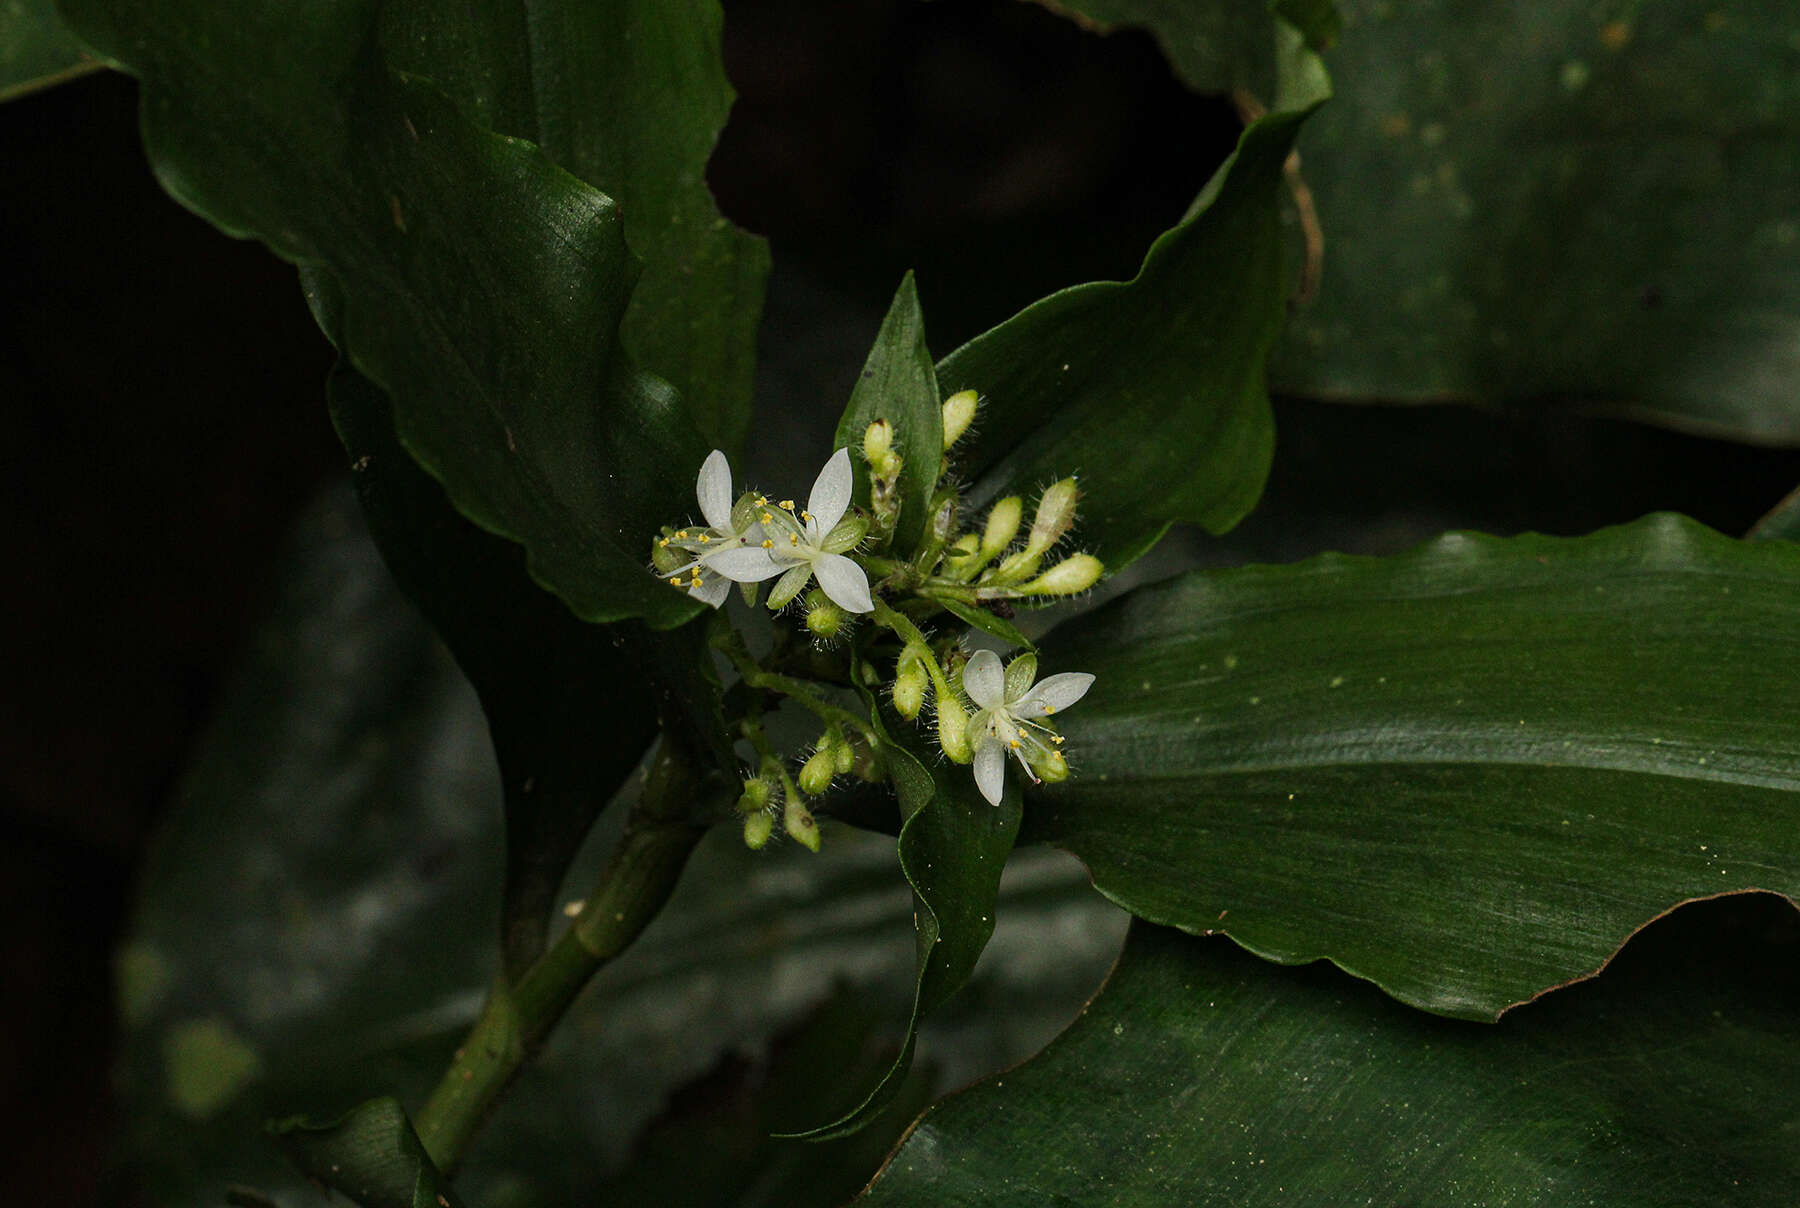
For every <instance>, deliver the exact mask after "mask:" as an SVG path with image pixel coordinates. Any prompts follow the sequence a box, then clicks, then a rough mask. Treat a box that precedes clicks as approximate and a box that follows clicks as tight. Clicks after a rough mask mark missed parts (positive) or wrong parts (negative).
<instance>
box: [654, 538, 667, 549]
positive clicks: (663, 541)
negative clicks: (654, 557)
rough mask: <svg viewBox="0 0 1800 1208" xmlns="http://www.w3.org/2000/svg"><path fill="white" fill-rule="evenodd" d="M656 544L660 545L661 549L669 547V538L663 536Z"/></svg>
mask: <svg viewBox="0 0 1800 1208" xmlns="http://www.w3.org/2000/svg"><path fill="white" fill-rule="evenodd" d="M656 544H658V545H659V546H661V547H662V548H663V549H668V548H669V539H668V538H667V537H664V538H663V539H662V540H661V541H658V542H657V543H656Z"/></svg>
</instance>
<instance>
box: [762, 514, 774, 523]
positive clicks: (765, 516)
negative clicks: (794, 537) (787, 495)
mask: <svg viewBox="0 0 1800 1208" xmlns="http://www.w3.org/2000/svg"><path fill="white" fill-rule="evenodd" d="M762 518H763V523H764V524H773V523H775V513H774V512H764V513H763V514H762Z"/></svg>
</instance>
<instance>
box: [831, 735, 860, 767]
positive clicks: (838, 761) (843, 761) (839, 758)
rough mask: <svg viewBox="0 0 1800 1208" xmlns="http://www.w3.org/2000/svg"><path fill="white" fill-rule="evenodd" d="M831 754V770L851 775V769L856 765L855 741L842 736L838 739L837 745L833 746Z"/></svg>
mask: <svg viewBox="0 0 1800 1208" xmlns="http://www.w3.org/2000/svg"><path fill="white" fill-rule="evenodd" d="M831 754H832V764H831V770H832V771H834V772H836V773H837V774H838V775H839V776H847V775H849V773H850V769H851V768H854V767H855V766H856V745H855V744H854V743H850V742H846V741H844V740H843V739H842V738H840V739H838V740H837V745H836V746H834V747H832V748H831Z"/></svg>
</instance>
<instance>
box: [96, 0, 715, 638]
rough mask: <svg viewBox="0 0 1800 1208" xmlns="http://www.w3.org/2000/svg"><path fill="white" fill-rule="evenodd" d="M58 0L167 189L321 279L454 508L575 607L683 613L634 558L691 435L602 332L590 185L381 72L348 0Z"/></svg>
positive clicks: (619, 301) (619, 246)
mask: <svg viewBox="0 0 1800 1208" xmlns="http://www.w3.org/2000/svg"><path fill="white" fill-rule="evenodd" d="M64 11H65V16H67V17H68V18H69V20H70V22H71V24H72V25H73V26H74V27H75V28H76V29H77V30H78V31H79V32H80V33H81V34H82V36H83V37H84V38H85V39H87V40H88V41H89V42H90V43H91V44H92V45H94V46H95V47H96V48H98V49H100V50H102V51H104V52H105V53H108V54H111V55H114V56H115V57H117V58H118V59H120V60H121V62H122V63H123V64H124V65H125V66H126V67H127V68H128V69H129V70H131V71H132V72H133V73H134V74H136V75H138V76H139V77H140V78H141V79H142V81H143V87H144V128H145V141H146V147H147V149H148V152H149V155H150V159H151V162H152V164H153V166H154V167H155V168H156V170H157V172H158V175H159V177H160V178H161V180H162V181H163V183H164V185H165V187H166V188H168V189H169V190H170V192H171V193H173V194H174V195H175V196H176V197H177V198H178V199H179V200H181V201H182V202H183V203H184V204H187V205H188V206H190V207H191V208H193V209H195V210H197V211H198V212H200V213H201V214H203V215H204V216H206V217H207V218H209V219H210V220H211V221H213V222H214V223H215V224H216V225H218V226H220V227H222V228H223V229H225V230H226V231H228V232H232V233H236V234H244V235H253V236H255V237H257V238H260V239H262V240H263V241H264V242H266V243H268V244H269V246H270V247H271V248H272V249H273V250H274V251H275V252H276V253H277V254H279V255H281V256H283V257H284V258H287V259H289V260H292V261H294V262H296V263H299V264H302V265H307V266H312V267H313V268H314V269H315V270H318V272H319V273H320V274H322V275H323V276H325V277H328V278H329V279H330V280H331V281H332V282H333V284H334V286H335V287H336V288H337V289H338V290H340V291H341V297H340V298H339V299H338V303H337V304H338V306H339V307H340V309H341V316H340V331H341V335H342V349H341V350H342V351H343V352H344V353H345V355H346V356H348V357H349V359H350V360H351V362H352V364H353V365H354V366H355V367H356V368H357V369H358V370H359V371H360V372H362V373H363V374H364V375H365V376H367V377H368V378H369V379H370V380H371V381H373V382H375V383H376V384H377V385H379V386H381V387H382V388H383V389H384V390H386V391H387V392H388V393H389V395H390V396H391V398H392V399H393V404H394V411H395V427H396V431H397V432H398V433H399V436H400V439H401V441H402V443H403V444H404V445H405V446H406V448H407V449H408V451H409V452H411V453H412V454H413V455H414V457H415V458H416V459H417V460H418V461H419V462H420V464H422V465H423V466H424V467H425V468H426V469H427V470H429V471H430V472H431V473H432V474H433V476H434V477H436V478H438V479H439V480H440V481H442V482H443V483H444V484H445V487H446V489H447V490H448V492H449V494H450V497H451V499H452V500H453V501H454V502H455V504H456V505H457V507H458V508H459V509H460V510H461V511H462V512H463V513H464V514H465V515H467V516H468V517H469V518H470V519H472V520H474V521H475V522H476V523H477V524H478V525H480V526H481V527H483V528H486V529H488V530H490V531H492V532H495V533H498V534H500V535H503V536H506V537H509V538H511V539H513V540H515V541H518V542H520V543H522V544H524V545H525V546H526V548H527V551H528V554H529V557H530V565H531V569H532V573H533V575H534V576H535V577H536V578H537V579H538V580H539V581H540V582H543V583H544V584H546V585H547V586H549V587H551V588H552V589H553V590H555V591H556V592H557V594H559V595H561V596H562V597H563V599H564V600H565V601H566V602H567V603H568V604H569V606H570V607H571V608H572V609H573V610H574V611H575V612H576V613H577V614H578V615H580V616H582V617H584V618H585V619H588V620H610V619H618V618H622V617H629V616H643V617H646V618H649V619H650V620H651V621H653V622H654V623H658V624H665V625H666V624H673V623H675V622H678V621H680V620H682V619H685V618H686V617H688V616H691V615H693V614H694V612H695V611H696V607H697V606H696V605H695V604H694V603H693V602H691V601H689V600H687V599H686V598H685V597H683V596H682V595H680V594H679V593H677V592H672V591H670V590H669V589H668V588H667V587H666V586H665V585H662V584H659V583H657V582H656V580H655V579H654V578H653V577H651V576H649V575H647V574H645V573H643V568H642V559H643V556H644V553H643V550H644V543H645V542H646V541H647V539H648V536H647V535H648V534H649V533H651V532H652V531H653V530H654V527H655V526H656V525H657V524H659V523H665V522H667V521H669V520H670V519H672V518H675V517H679V516H683V515H686V514H688V513H689V511H690V510H691V508H692V504H693V501H692V500H691V499H690V498H688V496H689V494H690V493H691V486H690V483H691V476H692V472H693V471H692V469H691V467H697V466H698V465H699V463H700V460H701V457H702V456H703V455H704V453H705V446H704V444H703V443H702V441H701V439H700V437H699V435H698V433H697V432H696V430H695V427H694V424H693V422H692V418H691V416H690V415H689V414H688V412H687V409H686V407H685V406H684V405H683V404H682V403H681V401H680V399H679V398H678V397H677V396H676V395H675V394H674V392H673V391H672V390H671V389H670V388H669V387H668V385H667V384H666V383H664V382H661V381H660V380H657V379H654V378H651V377H648V376H646V375H645V374H643V373H641V372H640V371H639V370H638V369H637V368H636V367H634V366H633V365H632V364H631V362H630V359H629V357H627V356H626V355H625V353H624V351H623V350H622V348H621V345H620V343H619V338H618V330H619V324H620V322H621V320H622V319H623V317H624V314H625V311H626V307H627V304H628V301H629V298H630V292H631V285H632V280H633V277H634V275H635V272H636V268H635V265H634V264H633V261H632V258H631V256H630V253H629V252H628V251H627V249H626V246H625V240H624V231H623V226H622V223H621V220H620V216H619V213H618V208H617V206H616V205H615V204H614V203H613V202H612V201H611V200H610V199H609V198H608V197H606V196H605V195H603V194H601V193H599V192H597V191H595V190H594V189H593V188H591V187H590V186H588V185H586V184H583V183H582V182H581V181H579V180H578V179H576V178H575V177H573V176H570V175H568V174H567V173H566V172H564V171H562V170H561V169H559V168H557V167H556V166H555V165H554V164H552V163H551V162H550V160H549V159H548V158H546V157H545V155H544V154H543V153H542V152H541V151H539V150H538V149H537V148H535V147H533V146H531V145H529V144H526V143H522V142H518V141H515V140H512V139H508V138H504V137H500V136H498V135H494V134H491V133H489V132H488V131H486V130H483V129H481V128H480V127H478V126H476V125H475V124H474V123H473V122H472V121H471V120H470V119H469V118H468V117H467V116H466V115H465V114H464V113H463V112H462V111H460V110H459V109H458V108H457V107H456V105H455V104H454V103H452V102H451V101H450V100H448V99H447V98H445V96H444V95H443V94H442V93H440V92H438V91H437V90H436V89H435V88H434V87H433V86H432V85H430V84H428V83H425V82H423V81H422V80H421V79H419V78H417V77H403V76H401V75H398V74H396V73H395V72H394V71H392V70H391V69H390V67H389V65H388V64H387V63H386V62H384V60H383V57H382V49H381V45H380V41H379V37H378V36H377V33H376V30H375V26H374V23H375V20H376V16H377V13H376V11H375V9H374V7H373V6H372V5H371V4H368V3H364V2H360V0H338V2H336V3H334V4H330V5H311V6H306V7H303V8H295V7H293V6H291V5H281V4H274V3H248V4H229V5H226V4H218V3H213V2H210V0H178V2H177V3H174V4H166V3H155V4H151V3H143V2H139V0H71V3H69V4H68V5H66V6H65V10H64ZM270 46H280V47H282V53H281V54H280V55H276V56H271V55H269V54H267V53H266V49H267V48H268V47H270Z"/></svg>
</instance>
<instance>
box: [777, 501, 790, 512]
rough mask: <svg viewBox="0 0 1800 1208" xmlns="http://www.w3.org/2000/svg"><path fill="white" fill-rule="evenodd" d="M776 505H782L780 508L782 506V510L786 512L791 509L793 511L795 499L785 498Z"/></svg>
mask: <svg viewBox="0 0 1800 1208" xmlns="http://www.w3.org/2000/svg"><path fill="white" fill-rule="evenodd" d="M776 506H778V507H780V508H781V510H782V511H784V512H791V511H793V510H794V501H793V500H792V499H783V500H782V501H781V502H780V503H779V504H778V505H776Z"/></svg>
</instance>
